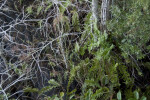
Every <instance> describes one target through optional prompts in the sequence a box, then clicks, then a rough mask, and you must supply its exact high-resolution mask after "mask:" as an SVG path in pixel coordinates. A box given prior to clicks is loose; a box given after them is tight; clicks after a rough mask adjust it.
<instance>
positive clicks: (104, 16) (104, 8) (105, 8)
mask: <svg viewBox="0 0 150 100" xmlns="http://www.w3.org/2000/svg"><path fill="white" fill-rule="evenodd" d="M109 6H110V0H102V5H101V30H102V31H106V21H107V20H108V17H109Z"/></svg>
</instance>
